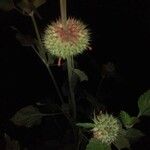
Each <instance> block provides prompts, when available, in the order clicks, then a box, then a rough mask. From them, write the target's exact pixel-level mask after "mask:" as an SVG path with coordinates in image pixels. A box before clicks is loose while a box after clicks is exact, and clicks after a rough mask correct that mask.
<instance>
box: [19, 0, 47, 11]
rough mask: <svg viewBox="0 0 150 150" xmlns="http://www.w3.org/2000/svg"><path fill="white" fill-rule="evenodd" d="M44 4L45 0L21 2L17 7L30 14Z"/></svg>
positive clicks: (25, 0) (22, 0) (23, 0)
mask: <svg viewBox="0 0 150 150" xmlns="http://www.w3.org/2000/svg"><path fill="white" fill-rule="evenodd" d="M45 2H46V0H30V1H29V0H21V1H20V2H19V3H18V4H17V5H18V7H20V8H21V9H22V10H23V11H25V12H26V13H28V14H30V13H31V12H32V11H33V10H34V9H35V8H38V7H40V6H41V5H43V4H44V3H45Z"/></svg>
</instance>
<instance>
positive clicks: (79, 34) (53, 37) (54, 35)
mask: <svg viewBox="0 0 150 150" xmlns="http://www.w3.org/2000/svg"><path fill="white" fill-rule="evenodd" d="M89 40H90V36H89V31H88V29H87V28H86V26H85V25H84V24H83V23H82V22H81V21H78V20H75V19H73V18H69V19H68V20H67V21H66V24H65V26H64V25H63V23H62V21H61V20H58V21H56V22H53V23H52V24H51V25H48V27H47V28H46V30H45V34H44V36H43V43H44V46H45V48H46V49H47V50H48V51H49V52H50V53H51V54H52V55H54V56H56V57H59V58H63V59H66V58H67V57H70V56H75V55H78V54H80V53H82V52H83V51H84V50H86V49H87V48H88V47H89Z"/></svg>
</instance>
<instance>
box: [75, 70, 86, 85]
mask: <svg viewBox="0 0 150 150" xmlns="http://www.w3.org/2000/svg"><path fill="white" fill-rule="evenodd" d="M73 72H74V73H76V74H77V75H78V77H79V78H80V81H81V82H82V81H88V76H87V75H86V74H85V73H84V72H83V71H81V70H79V69H74V70H73Z"/></svg>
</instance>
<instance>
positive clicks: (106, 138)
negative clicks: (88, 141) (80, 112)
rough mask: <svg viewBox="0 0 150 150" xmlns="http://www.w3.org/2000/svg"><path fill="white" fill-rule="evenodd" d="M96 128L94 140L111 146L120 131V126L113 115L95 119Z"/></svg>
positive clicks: (94, 129) (93, 130)
mask: <svg viewBox="0 0 150 150" xmlns="http://www.w3.org/2000/svg"><path fill="white" fill-rule="evenodd" d="M93 121H94V124H95V127H94V128H93V129H92V132H93V136H94V138H96V139H98V140H100V141H101V142H102V143H106V144H111V143H112V142H114V141H115V140H116V138H117V136H118V134H119V131H120V124H119V122H118V120H117V119H116V118H114V117H113V116H112V115H108V114H107V113H106V114H100V115H99V116H96V117H95V118H94V119H93Z"/></svg>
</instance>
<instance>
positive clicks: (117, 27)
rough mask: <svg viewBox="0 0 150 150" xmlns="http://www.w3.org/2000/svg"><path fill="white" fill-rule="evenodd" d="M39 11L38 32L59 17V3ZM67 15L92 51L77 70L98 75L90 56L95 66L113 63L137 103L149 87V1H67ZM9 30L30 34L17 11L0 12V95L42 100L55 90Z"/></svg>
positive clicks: (31, 53) (27, 21)
mask: <svg viewBox="0 0 150 150" xmlns="http://www.w3.org/2000/svg"><path fill="white" fill-rule="evenodd" d="M38 10H39V12H40V14H41V16H42V17H43V19H42V20H40V19H38V18H37V21H38V25H39V28H40V30H41V32H43V30H44V28H45V27H46V24H48V23H50V21H53V20H56V19H57V18H59V16H60V13H59V1H58V0H57V1H51V0H48V1H47V3H45V4H44V5H42V6H41V7H40V8H39V9H38ZM68 16H71V17H75V18H78V19H81V20H82V21H83V22H84V23H86V24H87V25H88V28H90V31H91V36H92V37H91V39H92V41H91V46H92V49H93V50H92V51H90V52H88V54H86V55H85V56H84V55H82V56H80V57H81V58H80V60H81V62H80V63H81V66H84V67H85V68H84V69H85V70H88V71H89V74H93V76H95V75H96V76H99V75H98V73H99V71H100V70H96V69H95V70H94V71H95V73H94V71H93V70H92V69H93V68H92V64H90V62H88V59H89V57H90V59H92V60H94V63H95V64H96V65H97V68H98V67H99V68H100V66H101V65H102V64H103V63H106V62H108V61H112V62H114V63H115V65H116V66H117V69H118V73H119V75H120V76H121V78H123V80H124V81H125V82H126V84H128V86H127V88H128V87H129V93H128V94H129V95H130V93H133V95H134V96H135V97H134V99H135V100H137V97H138V96H139V95H140V94H142V93H143V92H144V91H146V90H147V89H148V88H149V87H150V79H149V75H150V73H149V62H150V61H149V54H148V53H149V49H150V44H149V40H150V17H149V16H150V2H149V1H146V0H138V1H135V0H130V1H127V0H121V1H120V0H112V1H111V0H80V1H79V0H74V1H71V0H70V1H69V0H68ZM11 26H13V27H16V28H18V29H19V30H20V31H21V32H22V33H24V34H34V29H33V26H32V23H31V19H30V18H29V17H27V16H22V15H21V14H19V13H18V12H16V11H11V12H2V11H1V12H0V50H1V54H0V68H1V71H0V95H1V97H8V98H10V97H11V98H12V97H14V99H15V98H16V97H17V98H18V99H19V98H24V99H26V98H29V97H30V98H32V99H38V97H40V98H41V97H46V96H47V95H49V94H50V93H51V91H55V90H54V87H53V85H52V83H51V80H49V76H48V74H47V70H46V68H45V66H44V65H43V64H42V63H41V61H40V60H39V58H38V57H37V56H36V54H35V53H34V51H33V50H32V49H31V48H29V47H22V46H21V44H20V43H19V42H18V41H17V40H16V39H15V34H16V32H15V31H13V30H12V29H11ZM87 55H88V56H87ZM88 65H89V66H88ZM90 65H91V66H90ZM87 66H88V67H87ZM95 68H96V67H95ZM53 71H54V73H55V74H56V78H57V76H58V78H61V73H62V72H61V70H60V69H59V68H57V67H54V68H53ZM91 76H92V75H91ZM92 82H96V81H94V80H93V81H92ZM91 86H92V85H91ZM133 95H132V96H133ZM132 96H131V97H132Z"/></svg>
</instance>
